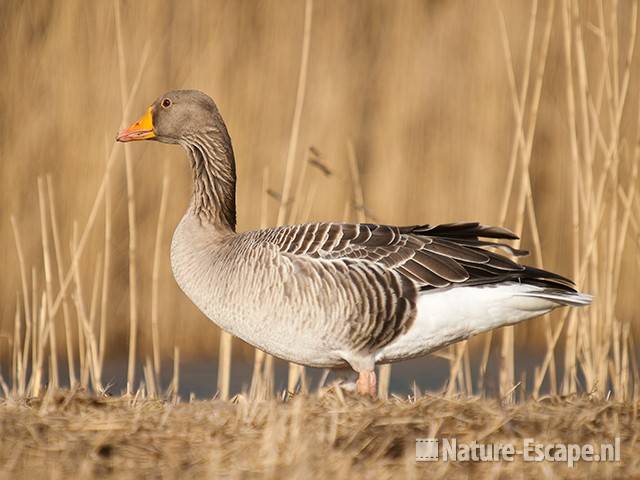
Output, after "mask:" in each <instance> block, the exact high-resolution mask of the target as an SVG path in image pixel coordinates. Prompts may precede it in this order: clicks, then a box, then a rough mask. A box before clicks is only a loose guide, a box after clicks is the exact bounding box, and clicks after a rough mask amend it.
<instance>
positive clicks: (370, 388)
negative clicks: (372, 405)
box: [356, 370, 377, 398]
mask: <svg viewBox="0 0 640 480" xmlns="http://www.w3.org/2000/svg"><path fill="white" fill-rule="evenodd" d="M356 388H357V390H358V393H359V394H360V395H369V396H370V397H371V398H376V393H377V392H376V372H375V371H374V370H365V371H362V372H359V375H358V381H357V382H356Z"/></svg>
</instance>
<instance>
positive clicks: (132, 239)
mask: <svg viewBox="0 0 640 480" xmlns="http://www.w3.org/2000/svg"><path fill="white" fill-rule="evenodd" d="M114 9H115V22H116V43H117V48H118V66H119V73H120V100H121V103H122V111H123V112H124V110H125V108H126V106H127V97H126V95H127V94H126V90H127V72H126V68H127V63H126V59H125V55H124V42H123V40H122V27H121V20H120V1H119V0H114ZM120 126H121V128H124V127H125V126H126V120H125V121H123V122H122V124H121V125H120ZM123 148H124V163H125V172H126V177H127V215H128V219H129V327H130V328H129V360H128V367H127V394H131V393H132V391H133V389H134V388H135V387H134V382H135V371H136V347H137V338H138V280H137V276H138V272H137V259H136V255H137V230H136V199H135V198H136V197H135V181H134V177H133V165H132V164H131V155H130V154H129V146H128V145H127V144H125V145H124V146H123Z"/></svg>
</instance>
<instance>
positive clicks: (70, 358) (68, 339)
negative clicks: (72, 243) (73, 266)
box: [47, 175, 78, 388]
mask: <svg viewBox="0 0 640 480" xmlns="http://www.w3.org/2000/svg"><path fill="white" fill-rule="evenodd" d="M47 197H48V200H49V213H50V215H51V231H52V234H53V251H54V253H55V256H56V266H57V274H58V283H59V284H60V285H62V283H63V282H64V273H63V270H64V266H63V263H62V262H63V260H62V245H61V242H60V232H59V230H58V219H57V214H56V202H55V197H54V194H53V183H52V181H51V175H47ZM69 315H70V314H69V305H68V304H67V296H66V295H63V297H62V318H63V320H64V331H65V344H66V349H67V369H68V371H69V387H70V388H75V386H76V383H77V381H78V380H77V378H76V366H75V358H74V351H75V349H74V346H73V336H72V327H71V318H70V316H69Z"/></svg>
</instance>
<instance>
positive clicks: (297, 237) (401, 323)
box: [116, 90, 591, 397]
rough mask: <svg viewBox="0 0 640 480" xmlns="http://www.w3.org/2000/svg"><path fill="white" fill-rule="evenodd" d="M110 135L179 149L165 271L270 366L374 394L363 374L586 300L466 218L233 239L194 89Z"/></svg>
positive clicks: (217, 133)
mask: <svg viewBox="0 0 640 480" xmlns="http://www.w3.org/2000/svg"><path fill="white" fill-rule="evenodd" d="M116 140H117V141H119V142H131V141H140V140H154V141H158V142H162V143H170V144H177V145H180V146H181V147H182V148H183V149H184V150H185V151H186V153H187V156H188V158H189V161H190V164H191V170H192V173H193V194H192V196H191V201H190V204H189V206H188V208H187V211H186V213H185V214H184V216H183V217H182V220H181V221H180V222H179V224H178V226H177V227H176V230H175V232H174V235H173V239H172V242H171V267H172V271H173V275H174V277H175V280H176V282H177V284H178V286H179V287H180V288H181V290H182V291H183V292H184V293H185V294H186V296H187V297H188V298H189V299H190V300H191V301H192V302H193V303H194V304H195V305H196V306H197V307H198V308H199V309H200V310H201V311H202V312H203V313H204V315H206V317H207V318H209V319H210V320H212V321H213V322H214V323H216V324H217V325H218V326H219V327H220V328H222V329H223V330H225V331H227V332H229V333H231V334H232V335H234V336H237V337H239V338H241V339H242V340H244V341H245V342H247V343H249V344H251V345H253V346H254V347H256V348H258V349H261V350H263V351H265V352H267V353H269V354H271V355H274V356H275V357H278V358H281V359H283V360H286V361H289V362H293V363H296V364H301V365H306V366H312V367H323V368H335V367H345V366H350V367H351V368H352V369H353V370H355V372H357V374H358V379H357V381H356V387H357V392H358V393H359V394H362V395H370V396H373V397H375V395H376V375H375V367H376V365H380V364H385V363H391V362H397V361H400V360H405V359H410V358H414V357H418V356H422V355H426V354H428V353H431V352H434V351H436V350H438V349H441V348H443V347H445V346H447V345H450V344H453V343H455V342H459V341H461V340H464V339H467V338H469V337H471V336H473V335H477V334H479V333H482V332H486V331H488V330H492V329H495V328H499V327H504V326H507V325H513V324H516V323H518V322H521V321H523V320H527V319H529V318H533V317H537V316H539V315H543V314H545V313H547V312H549V311H551V310H553V309H555V308H557V307H562V306H583V305H588V304H589V303H591V296H590V295H588V294H584V293H579V292H578V291H577V290H576V288H575V285H574V283H573V282H572V281H571V280H569V279H567V278H565V277H563V276H561V275H558V274H555V273H552V272H549V271H545V270H541V269H538V268H534V267H531V266H526V265H522V264H519V263H517V262H516V261H514V260H512V259H510V258H509V256H510V257H519V256H523V255H526V254H527V252H525V251H522V250H518V249H516V248H513V247H512V246H510V245H508V244H506V243H504V241H508V240H515V239H517V238H518V237H517V236H516V235H514V234H513V233H512V232H510V231H509V230H507V229H505V228H501V227H492V226H485V225H482V224H480V223H477V222H464V223H448V224H441V225H428V224H425V225H411V226H393V225H380V224H371V223H360V224H350V223H337V222H322V223H307V224H302V225H284V226H279V227H274V228H267V229H262V230H255V231H247V232H237V231H236V201H235V194H236V170H235V158H234V154H233V148H232V146H231V139H230V137H229V133H228V131H227V128H226V125H225V123H224V121H223V119H222V116H221V115H220V112H219V111H218V108H217V106H216V104H215V103H214V101H213V100H212V99H211V98H210V97H209V96H208V95H206V94H205V93H203V92H200V91H197V90H175V91H170V92H168V93H166V94H164V95H161V96H160V97H158V98H157V99H156V100H155V102H153V104H152V105H151V106H150V107H149V108H148V109H147V110H146V112H145V113H144V115H143V116H142V117H141V118H140V119H139V120H138V121H137V122H135V123H134V124H132V125H131V126H130V127H129V128H126V129H124V130H122V131H121V132H120V133H119V134H118V135H117V137H116ZM505 254H506V255H505ZM507 255H508V256H507Z"/></svg>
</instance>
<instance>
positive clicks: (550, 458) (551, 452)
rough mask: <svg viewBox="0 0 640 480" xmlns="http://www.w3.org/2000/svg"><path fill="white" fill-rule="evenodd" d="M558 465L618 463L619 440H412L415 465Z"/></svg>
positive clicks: (617, 438)
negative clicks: (579, 441)
mask: <svg viewBox="0 0 640 480" xmlns="http://www.w3.org/2000/svg"><path fill="white" fill-rule="evenodd" d="M518 456H521V457H522V460H523V461H525V462H562V463H566V464H567V466H569V467H570V468H573V466H574V465H575V464H576V462H580V461H583V462H619V461H620V438H619V437H616V438H615V439H614V441H613V442H610V443H600V444H594V443H584V444H577V443H540V442H536V440H535V439H533V438H525V439H523V441H522V445H516V444H513V443H481V442H476V441H473V442H470V443H458V441H457V439H455V438H442V439H437V438H416V461H418V462H437V461H442V462H512V461H514V460H515V458H516V457H518Z"/></svg>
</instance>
